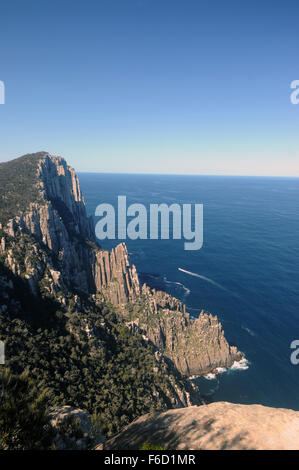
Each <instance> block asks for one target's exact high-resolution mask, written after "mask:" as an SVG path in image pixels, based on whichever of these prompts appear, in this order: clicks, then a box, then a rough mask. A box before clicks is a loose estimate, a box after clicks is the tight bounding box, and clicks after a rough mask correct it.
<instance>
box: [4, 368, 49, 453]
mask: <svg viewBox="0 0 299 470" xmlns="http://www.w3.org/2000/svg"><path fill="white" fill-rule="evenodd" d="M46 400H47V398H46V394H45V393H44V392H41V393H40V392H38V391H37V390H36V388H35V387H34V386H33V382H32V381H31V380H30V378H29V372H28V371H25V372H23V373H22V374H21V375H19V376H18V375H14V374H12V373H11V371H10V370H9V369H7V368H5V369H4V370H1V369H0V449H1V450H31V449H49V448H51V447H52V442H53V437H54V435H55V431H54V430H53V428H52V427H51V425H50V418H49V415H48V414H47V411H46V410H47V408H46Z"/></svg>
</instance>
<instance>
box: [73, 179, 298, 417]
mask: <svg viewBox="0 0 299 470" xmlns="http://www.w3.org/2000/svg"><path fill="white" fill-rule="evenodd" d="M79 178H80V184H81V188H82V190H83V193H84V196H85V200H86V205H87V211H88V214H89V215H93V216H94V213H95V208H96V206H97V205H98V204H101V203H103V202H105V203H110V204H112V205H114V206H115V207H116V206H117V196H118V195H125V196H127V202H128V205H129V204H132V203H142V204H144V205H145V206H146V207H147V208H149V204H151V203H157V204H161V203H166V204H168V205H170V204H172V203H178V204H183V203H193V204H195V203H197V204H203V208H204V228H203V229H204V243H203V247H202V248H201V249H200V250H198V251H185V250H184V240H171V239H170V240H136V241H132V240H129V239H128V240H126V243H127V246H128V250H129V252H130V255H131V260H132V261H133V263H134V264H135V265H136V267H137V270H138V272H139V273H140V275H141V277H142V280H145V281H146V282H147V283H148V284H150V285H151V286H153V287H156V288H159V289H163V290H166V291H168V292H169V293H171V294H172V295H174V296H176V297H177V298H179V299H180V300H182V301H183V302H184V303H185V304H186V305H187V310H188V311H189V312H190V313H191V314H192V315H198V314H199V312H200V310H201V309H202V308H204V309H205V310H206V311H207V312H210V313H212V314H217V315H218V317H219V319H220V320H221V322H222V325H223V328H224V331H225V335H226V337H227V339H228V340H229V341H230V343H231V344H235V345H237V346H238V348H239V349H240V350H241V351H243V352H244V353H245V355H246V357H247V359H248V361H249V367H248V369H246V370H229V371H227V372H225V373H222V374H219V375H217V377H216V378H215V379H212V380H207V379H205V378H201V379H200V387H201V388H202V390H204V392H205V393H212V399H213V400H214V401H219V400H225V401H231V402H237V403H260V404H264V405H268V406H275V407H285V408H293V409H295V410H299V365H297V366H295V365H292V364H291V362H290V355H291V352H292V351H291V349H290V343H291V342H292V341H293V340H294V339H299V179H298V178H263V177H229V176H172V175H161V176H157V175H117V174H100V173H81V174H79ZM97 220H99V218H97V217H95V222H97ZM100 243H101V245H102V247H103V248H107V249H110V248H111V247H113V246H115V245H116V244H117V243H118V241H117V240H116V241H115V240H113V241H112V240H105V241H102V242H100ZM178 268H181V269H184V270H186V271H189V272H191V273H194V274H198V275H200V276H204V277H206V278H208V279H203V278H200V277H196V276H194V275H193V276H192V275H190V274H187V273H184V272H182V271H179V270H178ZM211 281H212V282H211Z"/></svg>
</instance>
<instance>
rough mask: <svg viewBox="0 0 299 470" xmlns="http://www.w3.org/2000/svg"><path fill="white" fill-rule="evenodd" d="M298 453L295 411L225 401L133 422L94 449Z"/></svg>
mask: <svg viewBox="0 0 299 470" xmlns="http://www.w3.org/2000/svg"><path fill="white" fill-rule="evenodd" d="M144 442H149V443H150V444H153V445H160V446H162V447H164V448H165V449H168V450H299V412H298V411H293V410H287V409H282V408H269V407H266V406H262V405H238V404H233V403H227V402H217V403H211V404H209V405H202V406H199V407H198V406H191V407H188V408H182V409H177V410H169V411H166V412H164V413H156V414H148V415H144V416H142V417H141V418H138V419H137V420H135V421H134V422H133V423H131V424H130V425H129V426H127V427H126V428H125V429H124V430H123V431H121V432H120V433H119V434H117V435H116V436H115V437H113V438H112V439H109V440H107V441H105V442H104V443H102V444H100V445H99V446H97V448H96V449H97V450H103V449H105V450H131V449H140V447H141V446H142V444H143V443H144Z"/></svg>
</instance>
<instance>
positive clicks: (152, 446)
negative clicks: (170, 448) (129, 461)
mask: <svg viewBox="0 0 299 470" xmlns="http://www.w3.org/2000/svg"><path fill="white" fill-rule="evenodd" d="M139 450H166V449H165V447H163V446H160V445H159V444H157V445H155V444H150V443H149V442H144V443H143V444H142V446H141V447H140V449H139Z"/></svg>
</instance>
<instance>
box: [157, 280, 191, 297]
mask: <svg viewBox="0 0 299 470" xmlns="http://www.w3.org/2000/svg"><path fill="white" fill-rule="evenodd" d="M163 281H164V282H165V284H175V285H177V286H180V287H181V288H182V289H183V290H184V291H185V295H184V297H187V295H189V294H190V289H188V287H186V286H185V285H184V284H182V283H181V282H177V281H169V280H168V279H167V277H166V276H164V278H163Z"/></svg>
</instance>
